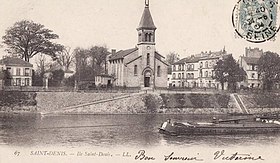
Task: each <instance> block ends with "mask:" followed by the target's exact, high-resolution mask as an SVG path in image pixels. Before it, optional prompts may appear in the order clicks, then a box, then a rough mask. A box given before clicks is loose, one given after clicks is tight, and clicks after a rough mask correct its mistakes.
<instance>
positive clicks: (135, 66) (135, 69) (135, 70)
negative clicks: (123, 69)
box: [134, 65, 138, 76]
mask: <svg viewBox="0 0 280 163" xmlns="http://www.w3.org/2000/svg"><path fill="white" fill-rule="evenodd" d="M137 71H138V70H137V65H134V75H135V76H137V74H138V72H137Z"/></svg>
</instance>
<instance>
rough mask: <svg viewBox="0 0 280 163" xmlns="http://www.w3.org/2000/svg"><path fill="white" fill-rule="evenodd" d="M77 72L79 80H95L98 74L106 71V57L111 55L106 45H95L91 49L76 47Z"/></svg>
mask: <svg viewBox="0 0 280 163" xmlns="http://www.w3.org/2000/svg"><path fill="white" fill-rule="evenodd" d="M74 53H75V59H76V73H77V75H76V76H77V77H78V79H79V80H94V77H95V76H96V75H99V74H102V73H105V67H106V58H107V56H108V55H109V52H108V49H107V48H106V47H105V46H93V47H91V48H89V49H83V48H76V49H75V50H74Z"/></svg>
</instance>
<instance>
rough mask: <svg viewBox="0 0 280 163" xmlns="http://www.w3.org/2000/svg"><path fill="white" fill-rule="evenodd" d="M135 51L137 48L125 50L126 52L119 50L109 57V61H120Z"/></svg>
mask: <svg viewBox="0 0 280 163" xmlns="http://www.w3.org/2000/svg"><path fill="white" fill-rule="evenodd" d="M136 50H138V48H136V47H135V48H131V49H127V50H120V51H118V52H117V53H116V54H114V55H112V56H110V57H109V58H110V59H109V60H115V59H122V58H124V57H125V56H127V55H128V54H130V53H132V52H135V51H136Z"/></svg>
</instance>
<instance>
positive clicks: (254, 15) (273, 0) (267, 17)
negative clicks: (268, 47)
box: [232, 0, 280, 43]
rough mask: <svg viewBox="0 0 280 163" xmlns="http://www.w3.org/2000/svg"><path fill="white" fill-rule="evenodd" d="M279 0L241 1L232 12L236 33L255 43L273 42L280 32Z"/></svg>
mask: <svg viewBox="0 0 280 163" xmlns="http://www.w3.org/2000/svg"><path fill="white" fill-rule="evenodd" d="M278 10H279V6H278V0H239V1H238V2H237V4H236V5H235V6H234V9H233V12H232V23H233V27H234V29H235V32H236V33H237V35H238V36H240V37H241V38H244V39H246V40H247V41H249V42H253V43H262V42H265V41H268V40H273V39H275V37H276V34H277V32H278V31H279V23H280V22H279V18H280V16H279V11H278Z"/></svg>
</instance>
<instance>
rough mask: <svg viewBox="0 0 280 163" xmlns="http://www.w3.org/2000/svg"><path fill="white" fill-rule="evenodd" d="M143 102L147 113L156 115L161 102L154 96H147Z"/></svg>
mask: <svg viewBox="0 0 280 163" xmlns="http://www.w3.org/2000/svg"><path fill="white" fill-rule="evenodd" d="M143 101H144V103H145V107H146V109H147V113H156V112H157V108H158V107H159V105H160V104H159V100H158V99H157V98H156V97H155V96H154V95H152V94H147V95H145V96H144V98H143Z"/></svg>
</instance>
